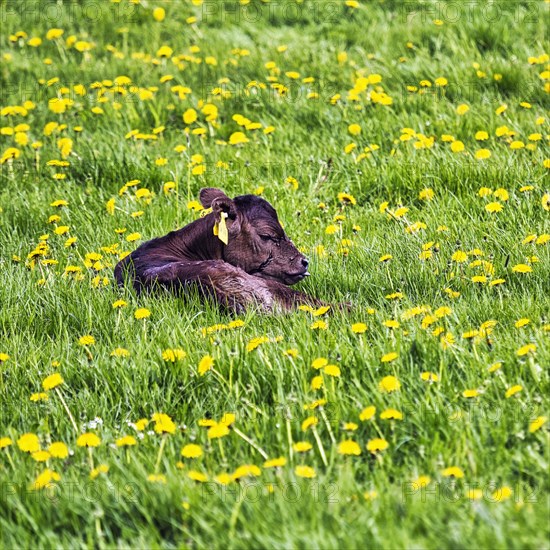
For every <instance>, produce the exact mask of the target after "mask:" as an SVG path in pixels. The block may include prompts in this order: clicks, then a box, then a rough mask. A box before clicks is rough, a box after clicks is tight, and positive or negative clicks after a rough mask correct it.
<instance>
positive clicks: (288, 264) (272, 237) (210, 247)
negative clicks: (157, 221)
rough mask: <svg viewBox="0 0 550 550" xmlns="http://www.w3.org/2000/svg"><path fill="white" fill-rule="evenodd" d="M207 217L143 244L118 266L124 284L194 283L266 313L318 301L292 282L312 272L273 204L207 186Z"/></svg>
mask: <svg viewBox="0 0 550 550" xmlns="http://www.w3.org/2000/svg"><path fill="white" fill-rule="evenodd" d="M200 201H201V203H202V205H203V206H204V207H205V208H206V209H207V211H206V212H207V214H206V215H205V216H204V217H201V218H200V219H198V220H196V221H194V222H192V223H190V224H189V225H186V226H185V227H183V228H182V229H180V230H178V231H172V232H171V233H168V235H165V236H164V237H159V238H157V239H152V240H151V241H148V242H146V243H143V244H142V245H141V246H140V247H139V248H137V249H136V250H134V252H132V253H131V254H130V255H129V256H127V257H126V258H124V259H123V260H121V261H120V262H119V263H118V264H117V266H116V267H115V277H116V280H117V282H118V284H119V285H123V284H124V282H125V281H126V280H128V281H130V282H131V283H132V284H133V285H134V287H135V288H136V290H137V291H138V292H140V291H142V290H144V289H150V288H153V287H155V286H161V287H165V288H169V289H170V290H174V291H180V290H182V289H185V287H187V286H189V285H196V286H197V288H198V289H199V291H200V292H201V294H202V295H205V296H210V297H212V298H213V299H214V300H215V301H216V302H217V303H218V304H220V305H222V306H224V307H227V308H229V309H231V310H233V311H236V312H241V311H244V310H245V309H246V308H247V307H248V306H251V305H258V306H259V307H260V308H262V309H264V310H266V311H272V310H274V309H278V308H281V309H291V308H293V307H296V306H297V305H299V304H311V305H320V304H321V302H320V301H318V300H316V299H315V298H312V297H310V296H308V295H306V294H304V293H303V292H299V291H297V290H293V289H291V288H289V286H288V285H293V284H295V283H297V282H298V281H301V280H302V279H303V278H304V277H307V276H308V275H309V273H308V271H307V267H308V261H307V259H306V258H305V256H304V255H303V254H301V253H300V252H299V251H298V249H297V248H296V247H295V246H294V244H293V243H292V241H291V240H290V239H289V238H288V237H287V236H286V234H285V232H284V230H283V228H282V227H281V224H280V223H279V219H278V218H277V212H275V209H274V208H273V207H272V206H271V205H270V204H269V203H268V202H267V201H266V200H264V199H262V198H260V197H257V196H255V195H242V196H240V197H235V198H234V199H233V200H231V199H230V198H229V197H227V196H226V195H225V194H224V193H223V191H221V190H219V189H214V188H211V187H210V188H206V189H202V190H201V192H200Z"/></svg>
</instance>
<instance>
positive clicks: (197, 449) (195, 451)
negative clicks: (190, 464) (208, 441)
mask: <svg viewBox="0 0 550 550" xmlns="http://www.w3.org/2000/svg"><path fill="white" fill-rule="evenodd" d="M202 454H203V453H202V448H201V446H200V445H195V444H194V443H189V444H188V445H185V447H183V449H182V450H181V456H184V457H185V458H198V457H200V456H202Z"/></svg>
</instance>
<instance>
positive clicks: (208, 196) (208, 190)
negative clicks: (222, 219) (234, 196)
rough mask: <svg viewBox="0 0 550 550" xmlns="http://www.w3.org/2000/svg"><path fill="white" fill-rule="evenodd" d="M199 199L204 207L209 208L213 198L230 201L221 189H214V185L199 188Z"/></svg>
mask: <svg viewBox="0 0 550 550" xmlns="http://www.w3.org/2000/svg"><path fill="white" fill-rule="evenodd" d="M199 199H200V201H201V204H202V205H203V206H204V207H205V208H210V207H211V206H212V202H213V201H214V199H220V200H225V201H229V202H231V199H230V198H229V197H228V196H227V195H226V194H225V193H224V192H223V191H222V190H221V189H216V188H215V187H205V188H204V189H201V191H200V193H199Z"/></svg>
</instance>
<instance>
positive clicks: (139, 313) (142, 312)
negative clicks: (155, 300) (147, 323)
mask: <svg viewBox="0 0 550 550" xmlns="http://www.w3.org/2000/svg"><path fill="white" fill-rule="evenodd" d="M150 316H151V312H150V311H149V310H148V309H147V308H145V307H140V308H139V309H136V311H135V312H134V317H135V318H136V319H147V318H148V317H150Z"/></svg>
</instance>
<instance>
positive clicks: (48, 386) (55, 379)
mask: <svg viewBox="0 0 550 550" xmlns="http://www.w3.org/2000/svg"><path fill="white" fill-rule="evenodd" d="M63 382H64V380H63V377H62V376H61V375H60V374H59V373H58V372H56V373H54V374H50V376H47V377H46V378H44V380H43V381H42V387H43V388H44V389H45V390H46V391H48V390H53V389H54V388H56V387H57V386H60V385H61V384H63Z"/></svg>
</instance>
